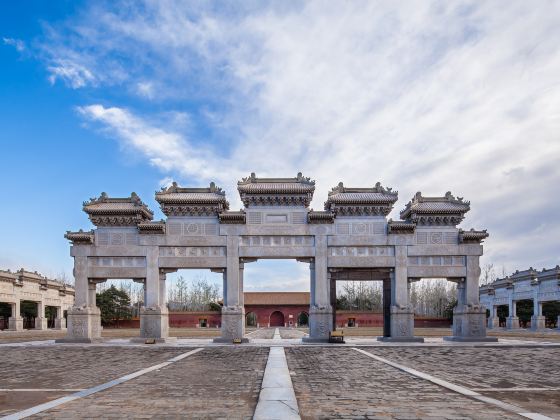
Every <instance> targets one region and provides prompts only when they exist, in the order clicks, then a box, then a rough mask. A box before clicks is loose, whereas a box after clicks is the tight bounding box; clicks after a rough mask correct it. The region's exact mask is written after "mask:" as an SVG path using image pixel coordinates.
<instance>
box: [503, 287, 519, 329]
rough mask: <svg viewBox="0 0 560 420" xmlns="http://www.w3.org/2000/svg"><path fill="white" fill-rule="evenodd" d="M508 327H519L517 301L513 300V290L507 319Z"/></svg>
mask: <svg viewBox="0 0 560 420" xmlns="http://www.w3.org/2000/svg"><path fill="white" fill-rule="evenodd" d="M506 328H507V329H508V330H515V329H518V328H519V318H518V317H517V302H516V301H515V300H513V292H512V295H511V296H510V300H509V309H508V317H507V319H506Z"/></svg>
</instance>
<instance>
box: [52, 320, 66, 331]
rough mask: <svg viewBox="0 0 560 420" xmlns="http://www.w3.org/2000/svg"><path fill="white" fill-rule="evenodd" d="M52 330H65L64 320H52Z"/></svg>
mask: <svg viewBox="0 0 560 420" xmlns="http://www.w3.org/2000/svg"><path fill="white" fill-rule="evenodd" d="M54 329H55V330H65V329H66V318H55V319H54Z"/></svg>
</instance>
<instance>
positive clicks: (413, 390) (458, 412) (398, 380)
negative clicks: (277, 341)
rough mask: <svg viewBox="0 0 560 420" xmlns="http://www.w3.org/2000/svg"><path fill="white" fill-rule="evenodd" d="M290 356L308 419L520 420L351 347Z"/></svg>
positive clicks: (294, 351)
mask: <svg viewBox="0 0 560 420" xmlns="http://www.w3.org/2000/svg"><path fill="white" fill-rule="evenodd" d="M285 351H286V356H287V359H288V366H289V368H290V371H291V372H292V382H293V384H294V389H295V393H296V397H297V400H298V404H299V409H300V415H301V417H302V418H305V419H316V418H339V419H366V418H367V419H377V418H384V419H386V418H397V419H418V418H430V419H459V418H462V419H464V418H476V419H498V418H500V419H511V418H519V417H518V416H516V415H511V414H509V413H507V412H505V411H503V410H501V409H498V408H494V407H492V406H489V405H486V404H484V403H481V402H478V401H474V400H472V399H470V398H467V397H464V396H461V395H459V394H456V393H454V392H451V391H448V390H446V389H444V388H441V387H439V386H437V385H434V384H432V383H430V382H427V381H424V380H422V379H417V378H415V377H413V376H411V375H409V374H406V373H404V372H401V371H399V370H397V369H395V368H392V367H390V366H388V365H386V364H384V363H380V362H377V361H375V360H372V359H370V358H368V357H366V356H364V355H362V354H360V353H358V352H356V351H354V350H352V349H350V348H342V347H341V348H323V349H321V350H319V349H315V348H304V347H291V348H286V349H285Z"/></svg>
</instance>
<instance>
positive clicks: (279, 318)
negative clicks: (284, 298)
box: [269, 311, 285, 327]
mask: <svg viewBox="0 0 560 420" xmlns="http://www.w3.org/2000/svg"><path fill="white" fill-rule="evenodd" d="M269 324H270V326H271V327H283V326H284V325H285V323H284V314H283V313H282V312H280V311H274V312H272V313H271V314H270V322H269Z"/></svg>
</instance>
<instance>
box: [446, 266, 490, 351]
mask: <svg viewBox="0 0 560 420" xmlns="http://www.w3.org/2000/svg"><path fill="white" fill-rule="evenodd" d="M479 258H480V257H479V256H478V255H467V256H465V259H466V271H467V277H466V278H464V279H461V280H460V281H459V284H458V287H457V307H456V308H455V309H454V310H453V336H452V337H444V338H445V339H446V340H452V341H497V340H498V339H497V338H495V337H486V309H485V308H484V306H482V305H481V304H480V300H479V299H480V297H479V287H478V280H479V278H480V264H479ZM461 283H462V284H461Z"/></svg>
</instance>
